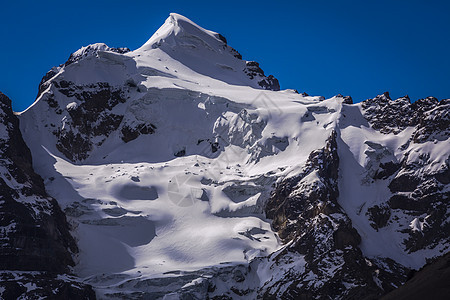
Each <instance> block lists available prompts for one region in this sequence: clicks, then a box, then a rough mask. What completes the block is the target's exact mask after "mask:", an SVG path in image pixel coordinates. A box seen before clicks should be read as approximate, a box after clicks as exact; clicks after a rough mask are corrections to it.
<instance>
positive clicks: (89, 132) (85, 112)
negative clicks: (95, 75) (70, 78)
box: [46, 80, 126, 161]
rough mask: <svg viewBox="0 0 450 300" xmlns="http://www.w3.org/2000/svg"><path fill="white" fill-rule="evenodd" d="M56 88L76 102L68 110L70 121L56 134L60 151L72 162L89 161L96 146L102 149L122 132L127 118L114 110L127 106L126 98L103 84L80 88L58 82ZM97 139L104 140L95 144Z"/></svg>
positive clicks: (53, 104)
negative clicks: (112, 135) (106, 142)
mask: <svg viewBox="0 0 450 300" xmlns="http://www.w3.org/2000/svg"><path fill="white" fill-rule="evenodd" d="M53 85H54V86H55V88H56V89H57V91H58V92H59V93H61V94H63V95H65V96H66V97H69V98H72V99H73V100H75V101H74V102H72V103H71V104H69V105H68V106H67V107H66V108H65V109H66V110H67V112H68V115H69V116H68V117H69V118H67V119H66V120H65V121H64V126H62V127H61V128H59V127H58V128H57V129H55V130H54V132H53V134H54V135H55V136H56V137H57V138H58V142H57V144H56V147H57V148H58V150H59V151H61V153H63V154H64V155H65V156H66V157H67V158H69V159H70V160H72V161H78V160H83V159H86V158H87V157H88V155H89V151H91V150H92V147H93V146H94V145H96V146H100V145H101V144H102V143H103V141H104V140H105V138H106V136H108V135H109V134H110V133H111V132H113V131H115V130H117V129H118V128H119V125H120V124H121V122H122V119H123V116H122V115H116V114H114V113H112V112H111V109H112V108H114V107H115V106H117V105H118V104H120V103H124V102H125V101H126V94H125V92H124V91H123V90H121V89H119V88H115V87H112V86H110V85H109V84H108V83H102V82H99V83H97V84H91V85H88V86H78V85H75V84H74V83H72V82H67V81H65V80H61V81H59V82H58V81H56V80H55V81H53ZM46 100H47V103H48V104H49V106H50V107H52V108H54V109H55V110H56V112H57V113H58V111H62V108H60V107H59V106H58V104H57V103H56V101H55V102H53V101H51V100H52V96H51V95H49V96H48V98H47V99H46ZM94 137H97V138H99V137H100V139H98V141H97V142H96V143H95V144H94V143H93V142H92V140H93V138H94ZM102 137H103V138H102Z"/></svg>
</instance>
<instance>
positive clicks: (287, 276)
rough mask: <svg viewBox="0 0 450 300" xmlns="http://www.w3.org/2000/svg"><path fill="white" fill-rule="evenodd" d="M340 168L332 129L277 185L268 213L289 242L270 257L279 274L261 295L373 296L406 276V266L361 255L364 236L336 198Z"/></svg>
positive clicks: (301, 297)
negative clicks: (300, 165) (323, 143)
mask: <svg viewBox="0 0 450 300" xmlns="http://www.w3.org/2000/svg"><path fill="white" fill-rule="evenodd" d="M338 172H339V156H338V154H337V143H336V132H334V131H333V133H332V134H331V136H330V138H329V139H328V140H327V143H326V146H325V147H324V148H322V149H320V150H317V151H314V152H312V153H311V154H310V156H309V158H308V161H307V163H306V165H305V167H304V169H303V171H302V172H301V173H300V174H299V175H297V176H294V177H291V178H287V179H284V180H282V181H281V182H280V183H279V184H278V185H277V186H276V188H275V190H274V192H273V193H272V196H271V198H270V199H269V201H268V203H267V206H266V214H267V217H269V218H271V219H273V227H274V229H276V230H277V231H278V233H279V235H280V237H281V238H282V239H283V240H284V241H285V242H286V243H287V246H286V247H285V248H284V250H282V251H280V252H279V253H275V254H273V255H272V256H271V257H270V258H269V261H268V264H269V265H270V268H271V269H273V270H274V273H275V274H276V276H273V277H272V279H270V280H269V281H267V282H265V283H264V284H263V287H262V290H261V291H260V294H261V295H262V297H263V298H265V299H280V298H282V299H315V298H320V297H322V296H323V295H327V296H328V297H330V298H332V299H338V298H345V299H372V298H377V297H379V296H380V295H382V294H384V293H385V292H387V291H390V290H392V289H394V288H395V287H396V286H397V285H398V284H400V283H402V282H403V281H404V280H405V278H406V273H407V269H406V268H404V267H403V266H401V265H399V264H397V263H395V262H394V261H392V260H389V259H385V260H380V261H376V260H374V259H368V258H366V257H364V255H363V254H362V252H361V250H360V249H359V244H360V242H361V237H360V235H359V234H358V232H357V231H356V230H355V229H354V228H353V227H352V223H351V221H350V219H349V217H348V216H347V215H346V214H345V212H344V211H343V210H342V208H341V207H340V206H339V203H338V202H337V198H338V196H339V190H338V184H337V183H338ZM381 266H383V267H381ZM386 266H389V267H386ZM277 273H278V274H277Z"/></svg>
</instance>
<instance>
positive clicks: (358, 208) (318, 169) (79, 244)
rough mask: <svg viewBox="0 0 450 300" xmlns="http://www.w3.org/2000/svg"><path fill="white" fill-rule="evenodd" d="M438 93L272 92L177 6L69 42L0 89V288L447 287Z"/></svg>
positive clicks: (22, 293)
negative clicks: (143, 27)
mask: <svg viewBox="0 0 450 300" xmlns="http://www.w3.org/2000/svg"><path fill="white" fill-rule="evenodd" d="M449 108H450V99H443V100H440V101H439V100H438V99H436V98H433V97H428V98H425V99H419V100H417V101H414V102H412V101H411V100H410V99H409V98H408V96H405V97H402V98H400V99H396V100H392V99H391V98H390V96H389V93H387V92H386V93H383V94H380V95H378V96H376V97H374V98H372V99H368V100H365V101H363V102H361V103H355V104H354V103H353V101H352V98H351V97H350V96H342V95H336V96H334V97H332V98H329V99H325V98H324V97H322V96H309V95H308V94H306V93H299V92H298V91H296V90H280V84H279V82H278V80H277V79H276V78H275V77H274V76H273V75H266V74H265V73H264V71H263V70H262V69H261V68H260V66H259V64H258V63H257V62H255V61H246V60H243V58H242V56H241V54H239V52H238V51H237V50H235V49H233V48H232V47H231V46H229V45H228V44H227V40H226V38H225V37H223V36H222V35H221V34H219V33H216V32H213V31H210V30H206V29H204V28H202V27H200V26H198V25H197V24H195V23H194V22H192V21H190V20H189V19H187V18H185V17H183V16H181V15H179V14H174V13H172V14H170V16H169V17H168V18H167V20H166V21H165V23H164V24H163V25H162V26H161V27H160V28H159V29H158V30H157V31H156V32H155V33H154V34H153V36H152V37H151V38H150V39H149V40H148V41H147V42H146V43H145V44H144V45H143V46H141V47H140V48H138V49H136V50H134V51H130V49H128V48H110V47H108V46H107V45H105V44H102V43H98V44H92V45H89V46H86V47H82V48H81V49H79V50H78V51H76V52H74V53H72V54H71V55H70V57H69V59H68V60H67V61H66V62H65V63H64V64H61V65H60V66H57V67H54V68H52V69H51V70H50V71H49V72H47V74H46V75H45V76H44V77H43V78H42V81H41V83H40V85H39V92H38V95H37V98H36V100H35V102H34V103H33V104H32V105H31V106H30V107H29V108H28V109H26V110H25V111H23V112H20V113H14V112H13V111H12V108H11V100H10V99H9V98H8V97H7V96H6V95H4V94H1V93H0V115H1V116H2V118H1V122H0V155H1V160H0V161H1V165H0V174H1V178H0V190H1V194H0V196H1V199H0V229H1V231H0V245H1V246H0V269H1V271H0V277H1V281H0V295H1V297H2V298H4V299H40V298H45V299H46V298H48V299H96V298H97V299H379V298H381V297H385V299H393V298H396V299H413V298H422V297H423V296H424V295H426V296H428V297H434V298H436V299H439V298H442V299H443V298H445V297H446V295H448V294H449V293H450V290H449V286H448V284H446V282H449V281H448V280H450V265H449V263H448V259H449V256H448V253H449V248H450V206H449V196H450V171H449V160H450V140H449V136H450V117H449V111H450V109H449ZM405 283H406V284H405ZM411 291H414V292H413V293H411Z"/></svg>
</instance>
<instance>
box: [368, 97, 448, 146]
mask: <svg viewBox="0 0 450 300" xmlns="http://www.w3.org/2000/svg"><path fill="white" fill-rule="evenodd" d="M362 108H363V109H364V116H365V118H366V119H367V121H368V122H369V124H370V125H371V126H372V128H374V129H375V130H378V131H380V132H381V133H385V134H387V133H394V134H398V133H400V132H401V131H403V130H404V129H406V128H407V127H415V130H414V133H413V135H412V141H413V142H414V143H424V142H426V141H433V140H434V139H437V140H443V139H446V138H447V137H448V136H449V135H450V113H449V111H450V100H449V99H444V100H441V101H440V102H439V101H438V100H437V99H436V98H434V97H428V98H425V99H420V100H417V101H416V102H414V103H411V101H410V99H409V97H408V96H405V97H402V98H399V99H397V100H395V101H393V100H391V98H390V97H389V93H387V92H386V93H384V94H382V95H379V96H377V97H375V98H373V99H368V100H366V101H364V102H362Z"/></svg>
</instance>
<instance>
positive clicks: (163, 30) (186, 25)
mask: <svg viewBox="0 0 450 300" xmlns="http://www.w3.org/2000/svg"><path fill="white" fill-rule="evenodd" d="M187 38H190V39H192V40H191V42H195V40H196V39H200V40H201V41H203V42H204V43H205V45H208V46H210V47H214V48H216V47H222V46H223V45H224V44H226V40H225V39H224V38H222V36H221V35H220V34H218V33H216V32H213V31H210V30H206V29H204V28H202V27H200V26H199V25H197V24H195V23H194V22H192V21H191V20H189V19H188V18H186V17H184V16H182V15H179V14H176V13H171V14H170V15H169V17H168V18H167V19H166V21H165V22H164V24H163V25H162V26H161V27H160V28H159V29H158V30H157V31H156V32H155V33H154V34H153V35H152V37H151V38H150V39H149V40H148V41H147V42H146V43H145V44H144V45H143V46H142V48H141V49H148V48H150V49H153V48H157V47H159V46H161V44H162V43H167V44H169V45H171V46H175V45H176V44H177V43H180V42H181V43H183V41H182V40H184V39H187ZM178 39H181V41H180V40H178ZM192 46H193V45H192Z"/></svg>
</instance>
